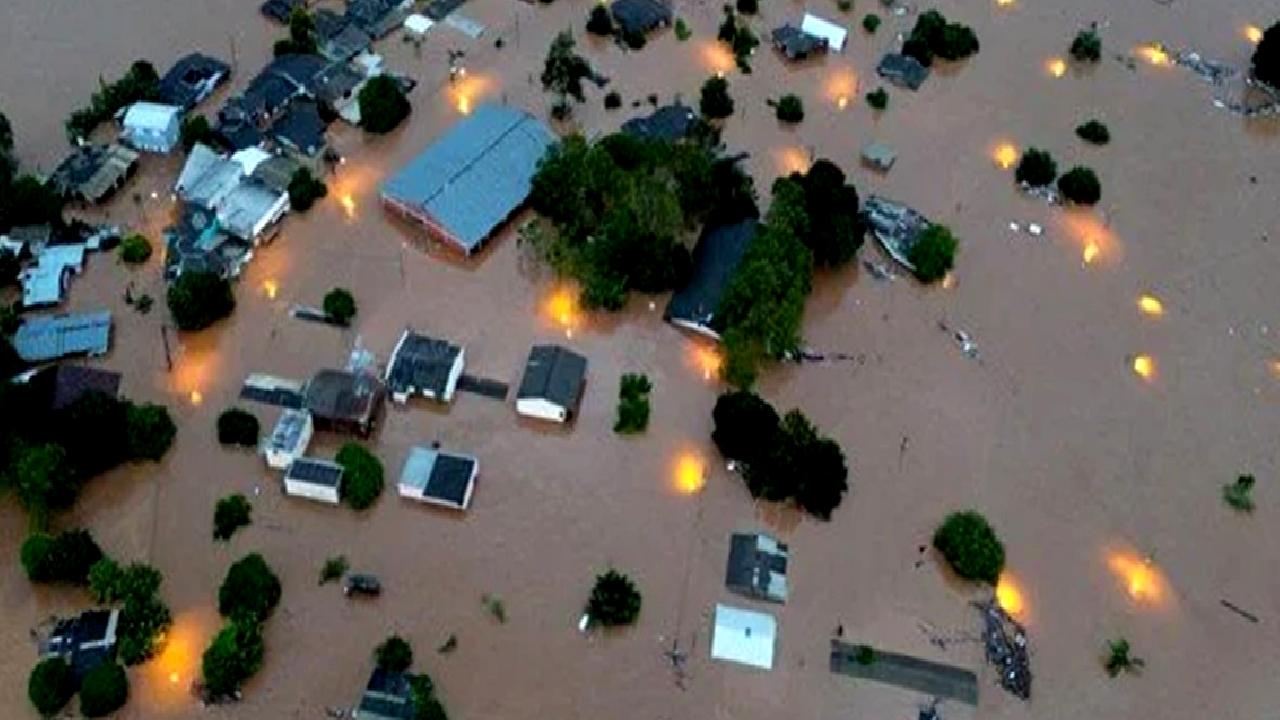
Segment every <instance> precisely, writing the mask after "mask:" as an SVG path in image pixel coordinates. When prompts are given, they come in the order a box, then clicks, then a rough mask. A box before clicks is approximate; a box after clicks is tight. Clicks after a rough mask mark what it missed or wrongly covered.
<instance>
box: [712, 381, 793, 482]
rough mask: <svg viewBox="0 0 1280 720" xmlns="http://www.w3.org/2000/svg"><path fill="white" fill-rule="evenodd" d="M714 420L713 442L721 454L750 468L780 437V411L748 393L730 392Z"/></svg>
mask: <svg viewBox="0 0 1280 720" xmlns="http://www.w3.org/2000/svg"><path fill="white" fill-rule="evenodd" d="M711 420H712V424H713V428H714V429H713V430H712V431H711V440H712V442H714V443H715V444H716V447H717V448H718V449H719V450H720V454H721V455H723V456H724V457H726V458H728V459H732V460H738V461H741V462H743V463H746V464H748V465H749V464H751V463H752V462H754V461H756V460H758V459H760V458H761V457H762V456H763V454H764V453H765V452H766V451H767V450H768V448H770V447H772V446H773V445H774V442H775V440H776V438H777V436H778V422H779V417H778V413H777V411H776V410H774V409H773V406H772V405H770V404H769V403H768V402H766V401H765V400H764V399H762V398H761V397H760V396H759V395H756V394H755V393H753V392H750V391H747V390H735V391H733V392H727V393H724V394H723V395H721V396H720V397H719V398H717V399H716V404H715V408H713V409H712V411H711Z"/></svg>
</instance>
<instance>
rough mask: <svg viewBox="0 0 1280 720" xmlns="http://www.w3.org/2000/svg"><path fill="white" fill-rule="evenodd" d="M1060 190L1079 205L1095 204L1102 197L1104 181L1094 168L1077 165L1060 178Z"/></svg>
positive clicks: (1065, 196) (1063, 195)
mask: <svg viewBox="0 0 1280 720" xmlns="http://www.w3.org/2000/svg"><path fill="white" fill-rule="evenodd" d="M1058 192H1060V193H1062V197H1064V198H1066V199H1067V200H1069V201H1071V202H1073V203H1075V204H1077V205H1093V204H1095V203H1097V202H1098V201H1099V200H1101V199H1102V183H1101V182H1099V181H1098V176H1097V175H1095V174H1094V172H1093V170H1090V169H1089V168H1087V167H1081V166H1079V165H1077V166H1076V167H1073V168H1071V169H1070V170H1068V171H1066V172H1065V173H1063V174H1062V177H1060V178H1058Z"/></svg>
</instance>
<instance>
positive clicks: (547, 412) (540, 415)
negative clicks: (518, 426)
mask: <svg viewBox="0 0 1280 720" xmlns="http://www.w3.org/2000/svg"><path fill="white" fill-rule="evenodd" d="M516 412H517V413H519V414H521V415H524V416H525V417H531V418H537V419H539V420H550V421H551V422H560V423H562V422H564V421H566V420H568V419H569V411H568V409H566V408H564V407H562V406H560V405H557V404H555V403H553V402H551V401H549V400H545V399H543V398H523V399H518V400H516Z"/></svg>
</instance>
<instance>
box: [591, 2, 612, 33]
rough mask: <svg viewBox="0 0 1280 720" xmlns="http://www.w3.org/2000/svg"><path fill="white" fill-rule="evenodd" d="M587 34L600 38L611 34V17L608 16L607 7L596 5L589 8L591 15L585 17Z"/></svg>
mask: <svg viewBox="0 0 1280 720" xmlns="http://www.w3.org/2000/svg"><path fill="white" fill-rule="evenodd" d="M587 32H589V33H591V34H592V35H599V36H600V37H609V36H610V35H612V34H613V15H611V14H609V8H608V7H607V6H605V5H596V6H595V7H593V8H591V14H590V15H588V16H587Z"/></svg>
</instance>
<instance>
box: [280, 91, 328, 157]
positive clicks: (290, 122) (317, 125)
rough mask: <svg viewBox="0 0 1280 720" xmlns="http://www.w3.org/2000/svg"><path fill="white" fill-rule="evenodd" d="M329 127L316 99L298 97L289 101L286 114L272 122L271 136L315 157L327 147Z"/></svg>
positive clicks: (304, 153)
mask: <svg viewBox="0 0 1280 720" xmlns="http://www.w3.org/2000/svg"><path fill="white" fill-rule="evenodd" d="M326 127H327V125H326V123H325V121H324V120H323V119H322V118H321V117H320V108H319V107H318V106H317V105H316V101H314V100H311V99H309V98H297V99H296V100H294V101H293V102H291V103H289V108H288V109H287V110H285V112H284V114H283V115H281V116H280V117H279V118H277V119H276V121H275V122H273V123H272V124H271V131H270V132H271V137H273V138H275V139H276V141H277V142H279V143H281V144H283V145H285V146H286V147H289V148H291V149H293V150H295V151H297V152H300V153H302V154H303V155H307V156H309V157H314V156H315V155H316V154H317V153H319V152H320V151H321V150H323V149H324V147H325V137H324V131H325V128H326Z"/></svg>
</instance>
